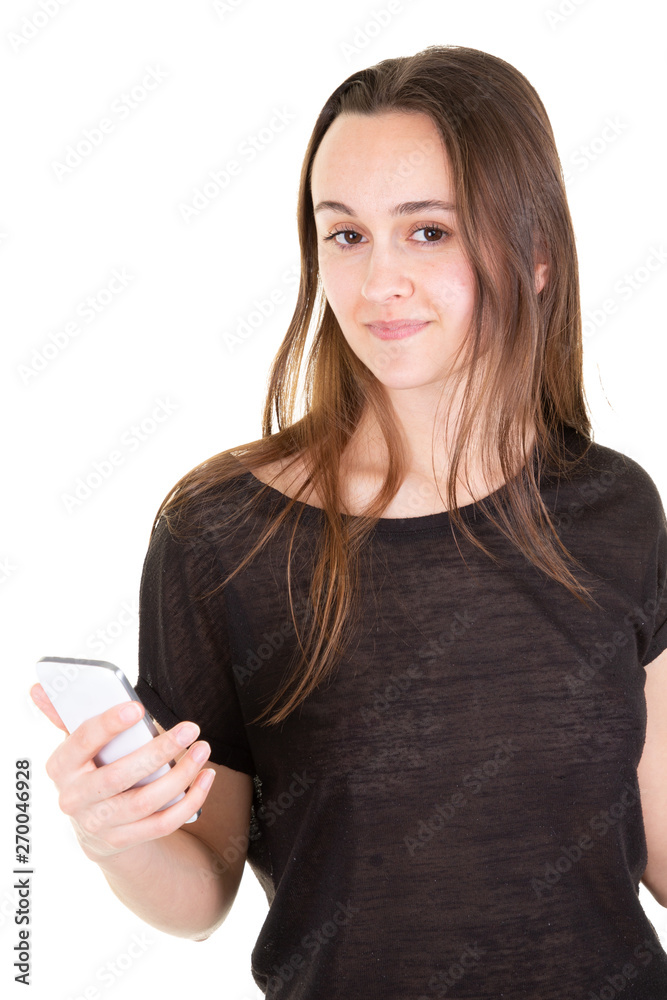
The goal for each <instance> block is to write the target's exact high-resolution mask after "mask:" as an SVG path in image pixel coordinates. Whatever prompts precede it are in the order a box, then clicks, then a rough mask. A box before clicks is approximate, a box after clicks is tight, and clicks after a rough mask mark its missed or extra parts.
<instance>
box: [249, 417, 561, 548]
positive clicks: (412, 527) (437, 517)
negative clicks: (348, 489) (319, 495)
mask: <svg viewBox="0 0 667 1000" xmlns="http://www.w3.org/2000/svg"><path fill="white" fill-rule="evenodd" d="M562 433H563V440H564V443H565V445H566V447H567V448H568V449H570V448H573V447H574V448H575V450H576V444H577V443H578V442H579V440H580V435H579V432H578V431H577V430H576V428H574V427H570V426H569V425H567V424H565V425H562ZM234 457H236V456H234ZM236 461H237V462H238V464H239V466H240V467H241V468H242V470H243V471H242V472H241V473H240V474H239V476H240V478H243V479H245V480H246V482H247V483H248V485H252V486H253V487H254V488H255V489H256V490H257V491H259V490H262V489H263V490H264V491H265V495H266V497H267V498H269V497H270V498H272V503H275V504H278V505H279V506H280V507H286V506H287V504H288V503H289V502H290V501H292V500H293V498H292V497H290V496H288V495H287V494H286V493H281V491H280V490H277V489H276V488H275V487H274V486H270V485H269V484H268V483H265V482H263V481H262V480H261V479H258V477H257V476H255V475H254V473H252V472H251V471H250V469H248V468H247V467H246V466H245V465H243V462H241V461H240V460H239V459H238V458H237V459H236ZM532 463H533V471H534V472H535V473H537V452H534V453H533V458H532ZM522 471H523V469H522ZM520 475H521V472H519V473H518V474H517V476H516V477H515V478H518V477H519V476H520ZM552 478H553V474H552V473H551V472H548V471H547V470H544V469H543V470H542V484H543V486H546V485H547V484H548V483H550V482H551V481H552ZM506 486H507V483H504V484H503V485H502V486H499V487H498V489H497V490H493V492H491V493H488V494H487V495H486V496H485V497H481V498H480V499H479V500H473V501H472V502H471V503H468V504H465V505H464V506H463V507H459V508H458V510H459V513H460V514H461V517H462V519H463V520H464V521H465V522H467V523H470V522H471V521H474V520H475V519H476V515H477V510H478V509H479V508H480V507H481V505H482V504H485V503H487V502H488V501H490V500H492V499H493V498H497V497H498V495H499V494H502V493H503V491H504V489H505V487H506ZM293 502H294V507H299V508H301V513H302V516H305V517H306V518H308V519H309V520H313V521H321V520H322V517H323V514H324V511H323V509H322V508H321V507H316V506H315V505H314V504H310V503H306V502H305V501H304V500H294V501H293ZM498 502H499V503H500V505H501V506H503V507H505V506H506V501H505V499H504V498H503V497H502V496H501V497H500V499H499V500H498ZM340 516H341V517H342V518H344V519H345V520H351V519H353V518H355V517H359V516H360V515H358V514H344V513H342V512H341V515H340ZM451 524H452V519H451V517H450V512H449V510H440V511H436V513H434V514H420V515H418V516H416V517H380V518H378V519H377V521H376V523H375V525H374V527H373V530H374V531H381V532H392V531H394V532H395V531H427V530H430V529H432V528H435V529H437V528H444V527H449V526H450V525H451Z"/></svg>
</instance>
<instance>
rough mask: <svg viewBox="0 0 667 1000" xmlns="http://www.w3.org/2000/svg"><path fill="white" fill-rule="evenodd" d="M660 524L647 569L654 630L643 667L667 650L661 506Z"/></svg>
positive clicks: (665, 524) (666, 549)
mask: <svg viewBox="0 0 667 1000" xmlns="http://www.w3.org/2000/svg"><path fill="white" fill-rule="evenodd" d="M658 522H659V523H658V538H657V541H656V544H655V546H654V548H653V551H652V553H651V556H650V559H649V564H648V567H647V569H648V573H647V580H648V593H647V595H646V609H647V611H648V612H649V614H648V615H647V617H648V618H649V620H650V621H652V623H653V629H652V637H651V639H650V642H649V645H648V648H647V651H646V654H645V656H644V659H643V663H642V666H647V665H649V664H650V663H651V662H652V661H653V660H655V659H656V657H658V656H660V654H661V653H662V652H664V650H665V649H667V521H666V520H665V511H664V508H663V507H662V505H661V504H659V512H658Z"/></svg>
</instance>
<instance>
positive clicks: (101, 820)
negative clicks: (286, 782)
mask: <svg viewBox="0 0 667 1000" xmlns="http://www.w3.org/2000/svg"><path fill="white" fill-rule="evenodd" d="M30 696H31V698H32V700H33V701H34V702H35V704H36V705H37V707H38V708H39V709H41V711H42V712H44V714H45V715H46V716H47V717H48V718H49V719H50V720H51V722H52V723H53V724H54V725H55V726H57V727H58V728H59V729H62V730H63V731H64V732H65V733H67V727H66V726H65V724H64V723H63V721H62V719H61V718H60V716H59V715H58V712H57V711H56V709H55V708H54V706H53V705H52V704H51V702H50V701H49V699H48V697H47V696H46V693H45V692H44V689H43V688H42V685H41V684H34V685H33V687H31V689H30ZM133 707H134V709H135V711H136V714H134V715H133V716H132V717H131V718H127V719H126V718H123V713H124V712H125V711H126V710H127V709H128V708H129V709H130V710H132V708H133ZM144 712H145V709H144V707H143V706H142V705H141V704H140V703H138V702H130V703H126V704H124V705H116V706H114V707H113V708H110V709H108V710H107V711H106V712H102V713H101V714H100V715H96V716H94V717H93V718H91V719H88V720H87V721H86V722H83V723H82V724H81V725H80V726H78V727H77V728H76V729H75V730H74V732H73V733H71V734H68V735H67V737H66V738H65V739H64V740H63V742H62V743H61V744H60V745H59V746H58V747H56V749H55V750H54V752H53V753H52V754H51V756H50V757H49V759H48V760H47V762H46V773H47V774H48V776H49V777H50V778H51V780H52V781H53V782H54V784H55V786H56V788H57V789H58V792H59V798H58V805H59V807H60V809H61V810H62V812H64V813H65V815H67V816H69V818H70V820H71V822H72V824H73V826H74V832H75V833H76V836H77V839H78V841H79V843H80V845H81V847H82V849H83V851H84V853H85V854H86V855H87V857H89V858H90V859H91V860H92V861H101V860H103V859H104V858H108V857H111V856H112V855H115V854H120V853H121V852H123V851H127V850H128V849H129V848H132V847H138V846H139V845H142V844H147V843H149V842H150V841H151V840H155V839H156V838H158V837H165V836H167V835H168V834H170V833H173V831H174V830H177V829H178V828H179V827H180V826H182V825H183V824H184V823H185V822H186V821H187V820H188V819H189V818H190V817H191V816H192V815H193V814H194V813H196V812H197V810H198V809H199V808H200V807H201V805H202V803H203V802H204V800H205V799H206V796H207V794H208V789H209V788H210V781H209V782H208V783H207V782H206V779H207V778H208V777H209V775H211V776H212V774H213V771H212V770H209V771H206V772H205V773H204V775H202V777H201V778H199V780H198V781H196V782H195V778H196V777H197V775H198V774H199V771H200V770H201V767H202V765H203V763H204V762H205V761H206V760H207V759H208V756H209V754H210V752H211V748H210V746H209V745H208V743H206V742H204V741H201V742H199V743H195V744H194V745H193V746H191V747H190V750H189V752H187V753H183V750H184V748H185V747H187V746H190V744H191V743H192V741H193V740H195V739H196V737H197V736H198V734H199V727H198V726H197V725H196V724H195V723H192V722H181V723H179V724H178V725H176V726H174V728H173V729H170V730H168V731H167V732H164V733H161V734H160V735H159V736H156V737H155V738H154V739H153V740H151V742H150V743H147V744H146V745H145V746H143V747H140V748H139V749H138V750H133V751H132V752H131V753H129V754H127V755H126V756H125V757H121V758H120V759H119V760H116V761H113V763H110V764H104V765H102V766H100V767H98V766H97V765H96V764H95V762H94V760H93V757H95V755H96V754H97V753H98V752H99V751H100V750H101V749H102V747H103V746H105V745H106V744H107V743H108V742H109V741H110V740H111V739H113V737H114V736H117V735H118V733H121V732H122V731H123V730H125V729H129V728H130V726H133V725H135V724H136V723H137V721H138V720H139V719H140V718H141V717H142V715H143V714H144ZM181 753H182V754H183V756H182V757H181V759H180V760H179V761H178V763H177V764H176V765H175V766H174V767H172V768H170V769H169V773H168V774H164V775H163V776H162V777H161V778H156V779H155V780H154V781H151V782H149V783H148V784H147V785H141V786H140V787H138V788H132V787H131V786H132V785H134V784H135V782H137V781H138V780H139V779H140V778H143V777H145V776H146V775H148V774H152V773H153V771H156V770H157V769H158V768H159V767H161V766H162V765H163V764H167V763H168V762H169V761H170V760H174V759H175V758H176V757H177V756H178V755H179V754H181ZM197 757H200V758H201V759H197ZM193 782H194V784H193ZM188 786H191V787H190V788H189V791H187V792H185V795H184V797H183V798H182V799H181V800H180V801H179V802H176V803H175V804H174V805H172V806H169V808H168V809H164V810H162V811H161V812H157V811H156V810H159V809H160V806H162V805H164V803H165V802H169V800H170V799H172V798H174V797H175V796H176V795H178V794H179V792H184V791H185V789H186V788H188Z"/></svg>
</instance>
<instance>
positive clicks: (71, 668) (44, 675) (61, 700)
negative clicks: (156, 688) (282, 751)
mask: <svg viewBox="0 0 667 1000" xmlns="http://www.w3.org/2000/svg"><path fill="white" fill-rule="evenodd" d="M36 669H37V678H38V680H39V683H40V684H41V685H42V687H43V688H44V691H45V692H46V694H47V696H48V698H49V701H50V702H51V704H52V705H53V707H54V708H55V710H56V711H57V713H58V715H59V716H60V718H61V719H62V720H63V722H64V723H65V725H66V726H67V729H68V731H69V732H70V733H73V732H74V730H75V729H76V728H77V726H80V725H81V723H82V722H86V721H87V720H88V719H90V718H92V717H93V716H94V715H99V714H100V712H106V710H107V709H108V708H113V706H114V705H120V704H122V703H123V702H126V701H138V702H139V703H140V704H141V699H140V698H139V697H137V693H136V691H135V690H134V688H133V687H132V685H131V684H130V682H129V681H128V679H127V677H126V676H125V674H124V673H123V671H122V670H121V669H120V667H116V666H115V665H114V664H113V663H107V661H106V660H77V659H73V658H70V657H66V656H43V657H42V658H41V659H40V660H38V661H37V664H36ZM158 735H159V733H158V731H157V729H156V728H155V726H154V725H153V722H152V720H151V718H150V716H149V715H148V713H146V714H145V715H143V716H142V717H141V718H140V719H139V721H138V722H136V723H135V724H134V725H133V726H130V727H129V728H128V729H125V730H123V732H122V733H118V735H117V736H114V737H113V739H112V740H110V741H109V742H108V743H107V744H106V745H105V746H103V747H102V749H101V750H100V751H99V752H98V753H97V754H96V755H95V757H93V760H94V762H95V763H96V764H97V765H98V767H101V766H102V765H103V764H110V763H111V762H112V761H114V760H118V759H119V757H125V755H126V754H128V753H131V752H132V751H133V750H138V749H139V747H142V746H145V744H146V743H150V742H151V740H152V739H153V738H154V737H155V736H158ZM175 763H176V761H173V760H171V761H169V763H168V764H162V765H161V767H159V768H158V769H157V770H156V771H153V773H152V774H148V775H146V776H145V777H143V778H140V779H139V781H135V783H134V784H133V785H132V786H131V787H132V788H136V787H137V786H138V785H147V784H148V783H149V782H150V781H155V779H156V778H161V777H162V775H163V774H167V773H168V772H169V768H170V767H173V766H174V764H175ZM184 794H185V792H179V794H178V795H177V796H176V797H175V798H173V799H171V800H170V801H169V802H165V804H164V805H163V806H160V808H159V809H158V810H157V812H162V810H163V809H168V808H169V806H173V805H174V803H175V802H178V801H179V800H180V799H182V798H183V796H184ZM200 815H201V809H198V810H197V812H196V813H195V815H194V816H191V817H190V819H188V820H186V821H185V822H186V823H194V822H195V820H196V819H198V818H199V816H200Z"/></svg>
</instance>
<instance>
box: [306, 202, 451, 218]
mask: <svg viewBox="0 0 667 1000" xmlns="http://www.w3.org/2000/svg"><path fill="white" fill-rule="evenodd" d="M431 209H440V210H441V211H444V212H454V211H455V208H454V206H453V205H452V204H451V203H450V202H448V201H438V200H437V199H429V200H428V201H404V202H401V204H400V205H394V207H393V208H392V209H391V210H390V212H389V214H390V215H414V214H415V212H426V211H429V210H431ZM327 210H329V211H331V212H343V213H344V214H345V215H352V216H354V217H355V218H356V215H357V213H356V212H354V211H353V210H352V209H351V208H349V207H348V206H347V205H344V204H343V202H342V201H320V202H318V204H317V205H316V206H315V213H317V212H324V211H327Z"/></svg>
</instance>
